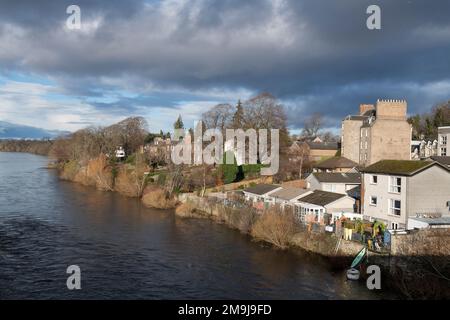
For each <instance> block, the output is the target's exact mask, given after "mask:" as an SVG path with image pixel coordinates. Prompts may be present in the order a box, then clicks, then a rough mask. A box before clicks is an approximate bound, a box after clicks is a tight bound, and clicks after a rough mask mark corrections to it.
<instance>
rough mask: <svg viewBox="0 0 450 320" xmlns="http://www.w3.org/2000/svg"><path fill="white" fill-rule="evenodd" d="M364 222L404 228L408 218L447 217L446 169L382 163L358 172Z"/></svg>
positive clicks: (449, 177) (449, 178)
mask: <svg viewBox="0 0 450 320" xmlns="http://www.w3.org/2000/svg"><path fill="white" fill-rule="evenodd" d="M362 173H363V178H362V190H361V197H362V207H363V208H362V209H363V212H362V213H363V216H364V219H367V220H370V221H375V220H378V221H382V222H384V223H385V224H387V226H388V228H389V229H392V230H396V229H406V228H407V227H408V226H407V225H408V220H409V218H417V217H419V218H438V217H445V216H449V215H450V211H449V205H450V169H449V168H448V167H447V166H444V165H442V164H440V163H438V162H435V161H413V160H382V161H379V162H376V163H374V164H372V165H370V166H368V167H366V168H365V169H363V170H362Z"/></svg>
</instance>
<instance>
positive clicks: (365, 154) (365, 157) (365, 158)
mask: <svg viewBox="0 0 450 320" xmlns="http://www.w3.org/2000/svg"><path fill="white" fill-rule="evenodd" d="M364 160H365V161H367V153H364Z"/></svg>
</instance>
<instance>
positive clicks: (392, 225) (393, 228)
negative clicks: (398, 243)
mask: <svg viewBox="0 0 450 320" xmlns="http://www.w3.org/2000/svg"><path fill="white" fill-rule="evenodd" d="M397 229H398V223H397V222H391V230H397Z"/></svg>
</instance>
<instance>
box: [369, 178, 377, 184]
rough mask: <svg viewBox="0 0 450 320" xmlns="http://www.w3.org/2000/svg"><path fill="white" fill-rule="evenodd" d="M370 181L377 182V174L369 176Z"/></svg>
mask: <svg viewBox="0 0 450 320" xmlns="http://www.w3.org/2000/svg"><path fill="white" fill-rule="evenodd" d="M370 183H371V184H377V183H378V176H371V177H370Z"/></svg>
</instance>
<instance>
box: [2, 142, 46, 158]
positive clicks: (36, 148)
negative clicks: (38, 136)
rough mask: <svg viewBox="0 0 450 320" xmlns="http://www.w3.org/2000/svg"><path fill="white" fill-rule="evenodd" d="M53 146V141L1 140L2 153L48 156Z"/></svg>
mask: <svg viewBox="0 0 450 320" xmlns="http://www.w3.org/2000/svg"><path fill="white" fill-rule="evenodd" d="M52 146H53V141H51V140H0V151H3V152H28V153H34V154H39V155H43V156H46V155H48V154H49V152H50V150H51V148H52Z"/></svg>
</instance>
